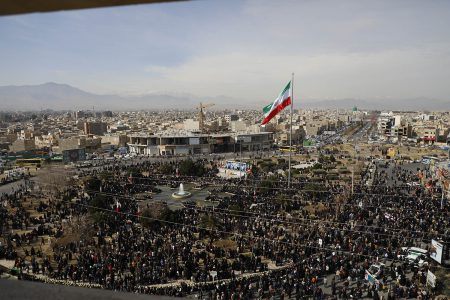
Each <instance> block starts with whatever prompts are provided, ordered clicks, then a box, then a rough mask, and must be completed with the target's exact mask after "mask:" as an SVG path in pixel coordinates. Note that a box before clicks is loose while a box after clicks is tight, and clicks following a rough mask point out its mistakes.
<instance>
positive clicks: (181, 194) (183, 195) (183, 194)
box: [172, 183, 192, 199]
mask: <svg viewBox="0 0 450 300" xmlns="http://www.w3.org/2000/svg"><path fill="white" fill-rule="evenodd" d="M190 196H192V194H191V193H189V192H186V191H185V190H184V187H183V184H182V183H180V189H179V190H178V192H175V193H172V197H173V198H175V199H185V198H189V197H190Z"/></svg>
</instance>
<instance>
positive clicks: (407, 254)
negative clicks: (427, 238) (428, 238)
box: [400, 247, 428, 267]
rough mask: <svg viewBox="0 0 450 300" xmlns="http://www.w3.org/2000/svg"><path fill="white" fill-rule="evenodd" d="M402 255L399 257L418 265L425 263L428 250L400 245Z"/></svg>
mask: <svg viewBox="0 0 450 300" xmlns="http://www.w3.org/2000/svg"><path fill="white" fill-rule="evenodd" d="M402 252H403V253H404V254H403V255H400V257H403V258H406V259H407V260H408V261H409V262H411V263H417V264H418V266H419V267H422V266H424V265H427V264H428V262H427V261H426V259H427V257H428V251H427V250H425V249H422V248H417V247H402Z"/></svg>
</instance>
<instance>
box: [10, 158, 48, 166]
mask: <svg viewBox="0 0 450 300" xmlns="http://www.w3.org/2000/svg"><path fill="white" fill-rule="evenodd" d="M43 162H44V160H43V159H42V158H18V159H16V166H20V167H40V166H41V165H42V163H43Z"/></svg>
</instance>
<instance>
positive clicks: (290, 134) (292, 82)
mask: <svg viewBox="0 0 450 300" xmlns="http://www.w3.org/2000/svg"><path fill="white" fill-rule="evenodd" d="M290 96H291V113H290V118H291V120H290V126H289V127H290V129H289V173H288V189H289V188H290V187H291V156H292V107H293V104H294V73H292V80H291V95H290Z"/></svg>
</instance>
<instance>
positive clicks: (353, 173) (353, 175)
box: [352, 166, 355, 195]
mask: <svg viewBox="0 0 450 300" xmlns="http://www.w3.org/2000/svg"><path fill="white" fill-rule="evenodd" d="M354 169H355V167H353V166H352V195H353V188H354V178H355V170H354Z"/></svg>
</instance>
